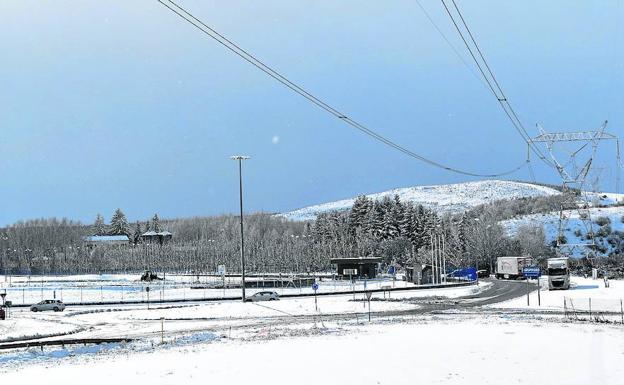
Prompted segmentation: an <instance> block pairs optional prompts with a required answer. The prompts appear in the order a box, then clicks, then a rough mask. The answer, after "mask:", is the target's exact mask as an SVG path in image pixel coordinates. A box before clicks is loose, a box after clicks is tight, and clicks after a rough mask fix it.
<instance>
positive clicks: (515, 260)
mask: <svg viewBox="0 0 624 385" xmlns="http://www.w3.org/2000/svg"><path fill="white" fill-rule="evenodd" d="M527 266H533V258H531V257H498V258H497V259H496V278H498V279H503V278H504V279H518V278H522V277H524V275H523V274H522V269H523V268H525V267H527Z"/></svg>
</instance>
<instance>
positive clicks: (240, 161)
mask: <svg viewBox="0 0 624 385" xmlns="http://www.w3.org/2000/svg"><path fill="white" fill-rule="evenodd" d="M230 158H231V159H232V160H237V161H238V186H239V203H240V236H241V238H240V242H241V244H240V255H241V280H242V283H241V288H242V298H243V302H245V238H244V236H243V160H247V159H249V157H248V156H245V155H234V156H231V157H230Z"/></svg>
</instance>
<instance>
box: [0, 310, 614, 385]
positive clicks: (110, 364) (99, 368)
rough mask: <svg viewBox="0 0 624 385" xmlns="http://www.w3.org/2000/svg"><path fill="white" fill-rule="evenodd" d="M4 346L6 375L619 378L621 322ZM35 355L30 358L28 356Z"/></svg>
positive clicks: (402, 325)
mask: <svg viewBox="0 0 624 385" xmlns="http://www.w3.org/2000/svg"><path fill="white" fill-rule="evenodd" d="M190 340H192V341H194V343H193V344H188V343H185V339H184V338H181V339H180V340H179V341H178V342H171V343H169V344H166V345H163V346H158V345H155V346H154V347H153V348H151V347H149V346H147V347H146V346H145V345H133V344H130V345H127V346H125V345H112V346H107V347H100V348H95V347H92V348H89V349H85V348H69V347H68V348H66V349H61V348H56V349H55V348H51V349H48V350H47V351H45V352H43V353H42V352H40V351H38V350H32V351H29V352H26V353H25V352H11V353H8V354H7V355H5V356H2V355H0V373H2V374H1V376H2V381H3V383H27V384H32V383H39V382H41V381H42V380H44V381H45V383H48V384H66V385H70V384H83V383H85V382H88V383H90V384H94V385H95V384H109V383H119V384H125V383H146V384H147V383H149V384H154V385H158V384H206V383H217V384H250V383H260V384H264V383H271V384H293V383H297V384H304V385H305V384H319V383H324V384H339V383H341V384H347V383H354V384H374V385H377V384H395V385H397V384H420V383H424V384H435V383H444V384H462V385H464V384H479V385H487V384H496V385H498V384H517V383H536V384H567V385H577V384H578V385H586V384H594V383H595V384H605V385H615V384H621V380H622V378H623V377H624V366H623V365H621V363H622V353H623V352H624V334H623V333H622V329H621V326H613V325H596V324H561V323H544V322H537V321H531V320H525V321H510V320H508V319H505V318H498V317H482V316H474V317H472V318H469V319H466V320H463V321H457V320H456V319H451V318H443V317H435V318H429V319H418V320H414V319H404V320H401V321H400V322H398V323H374V322H373V323H372V324H370V325H369V324H367V323H359V324H351V325H346V324H327V325H325V327H323V326H320V325H317V326H316V327H315V326H314V325H312V324H308V325H299V326H298V327H295V328H294V327H284V328H271V329H269V328H265V327H262V326H260V327H258V328H256V329H251V330H241V331H234V332H233V333H232V334H231V335H230V337H229V338H219V336H218V335H214V334H210V333H203V334H200V335H198V336H197V337H195V338H193V337H191V338H190ZM25 362H30V363H31V364H29V365H24V363H25Z"/></svg>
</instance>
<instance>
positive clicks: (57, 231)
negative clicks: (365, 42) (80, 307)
mask: <svg viewBox="0 0 624 385" xmlns="http://www.w3.org/2000/svg"><path fill="white" fill-rule="evenodd" d="M556 204H557V202H556V199H554V198H550V200H549V198H532V199H522V200H514V201H513V202H507V203H506V204H492V205H485V206H480V207H477V208H474V209H472V210H469V211H467V212H465V213H460V214H447V215H442V216H440V215H438V214H437V213H436V212H434V211H432V210H430V209H427V208H425V207H423V206H421V205H414V204H411V203H409V202H401V201H400V200H399V198H398V197H394V199H390V198H385V199H382V200H380V201H373V200H371V199H369V198H367V197H365V196H360V197H358V198H357V199H356V201H355V203H354V205H353V207H352V208H351V209H350V210H346V211H341V212H329V213H325V214H322V215H320V216H318V218H317V219H316V220H314V221H308V222H294V221H288V220H285V219H283V218H280V217H279V216H276V215H273V214H268V213H254V214H250V215H246V216H245V222H244V223H245V258H246V263H247V270H248V271H249V272H256V273H278V272H279V273H305V272H317V271H329V270H331V265H330V259H331V258H335V257H347V256H348V257H365V256H375V257H381V258H382V260H383V264H382V265H383V266H384V267H385V266H389V265H393V266H396V267H398V268H399V269H401V268H404V267H408V266H411V265H413V264H415V263H418V262H421V263H426V261H427V260H428V259H427V258H428V255H429V254H428V253H429V252H430V239H431V236H432V234H433V233H436V234H439V235H441V236H442V237H443V238H444V240H445V254H446V256H447V263H448V266H449V267H450V268H460V267H465V266H474V265H477V266H481V267H480V268H483V269H489V268H490V267H491V266H492V264H493V261H495V259H496V257H498V256H501V255H519V254H531V255H534V256H543V257H546V256H549V255H551V254H552V250H551V249H550V248H548V247H546V246H545V245H544V233H543V230H542V229H541V227H526V228H521V229H519V231H518V235H517V236H516V237H515V238H509V237H507V236H506V235H505V234H504V231H503V229H502V227H501V226H500V225H499V224H498V221H499V220H501V219H504V218H507V217H509V216H513V215H516V214H517V213H525V212H535V211H539V210H544V211H546V210H551V209H552V208H553V207H556ZM501 208H505V209H504V210H502V209H501ZM510 210H511V211H510ZM150 230H153V231H157V232H158V231H161V230H167V231H170V232H172V233H173V238H172V240H171V241H170V242H166V243H164V244H162V245H161V244H158V243H156V244H154V243H145V242H141V238H140V235H141V234H143V233H144V232H146V231H150ZM239 231H240V230H239V217H237V216H233V215H221V216H214V217H193V218H179V219H164V220H161V219H160V218H159V217H158V215H156V214H155V215H154V216H153V217H152V218H151V219H149V220H146V221H136V222H134V223H129V222H128V220H127V219H126V216H125V214H124V213H123V211H122V210H121V209H117V210H116V211H115V212H114V213H113V215H112V217H111V220H110V223H108V224H107V223H105V220H104V217H103V216H102V215H100V214H98V215H97V216H96V218H95V220H94V222H93V224H89V225H86V224H82V223H80V222H76V221H72V220H69V219H60V220H59V219H56V218H50V219H36V220H28V221H20V222H17V223H15V224H13V225H10V226H7V227H5V228H2V229H0V247H1V250H2V254H1V255H0V256H1V259H0V271H6V272H8V273H12V274H76V273H104V272H111V273H112V272H137V271H142V270H145V269H150V270H155V271H167V272H214V271H216V269H217V266H218V265H220V264H224V265H226V268H227V270H228V271H229V272H237V271H240V254H239V253H240V248H239V247H240V233H239ZM89 235H127V236H128V238H129V240H130V241H129V243H128V244H127V245H98V246H95V247H92V246H88V245H87V244H86V243H85V242H84V238H85V237H86V236H89Z"/></svg>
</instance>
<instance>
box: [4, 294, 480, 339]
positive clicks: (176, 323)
mask: <svg viewBox="0 0 624 385" xmlns="http://www.w3.org/2000/svg"><path fill="white" fill-rule="evenodd" d="M487 287H488V285H487V284H483V283H482V284H480V285H479V286H465V287H455V288H453V287H448V288H435V289H427V290H410V291H399V292H392V293H389V292H385V293H384V292H377V293H373V294H372V297H371V311H372V312H380V311H396V310H410V309H416V308H418V303H414V302H410V301H409V299H411V298H415V299H417V298H426V297H431V298H441V297H445V298H456V297H460V296H466V295H471V294H476V293H478V292H479V291H481V290H484V289H486V288H487ZM365 298H366V297H365V295H364V294H361V293H358V294H345V295H336V296H318V297H317V300H316V304H315V299H314V297H301V298H283V299H282V300H280V301H268V302H259V303H242V302H240V301H219V302H203V303H180V304H166V303H165V304H152V305H151V306H150V309H149V310H148V307H147V305H146V304H142V305H141V304H138V305H127V304H126V305H109V306H99V305H90V306H68V307H67V309H66V310H65V311H64V312H62V313H54V312H48V313H31V312H30V311H29V310H28V308H15V309H13V314H12V318H10V320H9V321H8V322H7V323H0V333H2V334H0V339H3V338H4V337H3V336H2V335H3V334H4V333H3V332H6V333H7V336H10V337H12V338H17V337H20V336H21V337H24V338H27V337H36V336H37V335H38V334H39V335H50V334H63V333H70V332H71V333H76V334H74V335H73V337H75V338H81V337H119V336H135V335H145V334H147V333H157V332H158V331H160V329H161V322H160V320H161V318H163V319H164V320H165V323H166V330H167V332H168V333H171V332H186V331H197V330H206V329H207V328H218V327H225V325H226V324H227V325H228V326H232V325H237V324H245V323H248V322H249V320H252V319H257V320H259V322H260V321H261V320H263V319H268V318H271V317H289V316H292V317H298V316H310V315H314V316H318V317H319V319H320V320H322V319H323V316H325V315H329V314H352V315H353V319H358V316H357V314H358V313H360V316H359V318H362V315H361V313H366V312H368V303H367V301H366V300H365ZM5 325H6V327H5ZM9 332H11V333H10V334H9Z"/></svg>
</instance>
